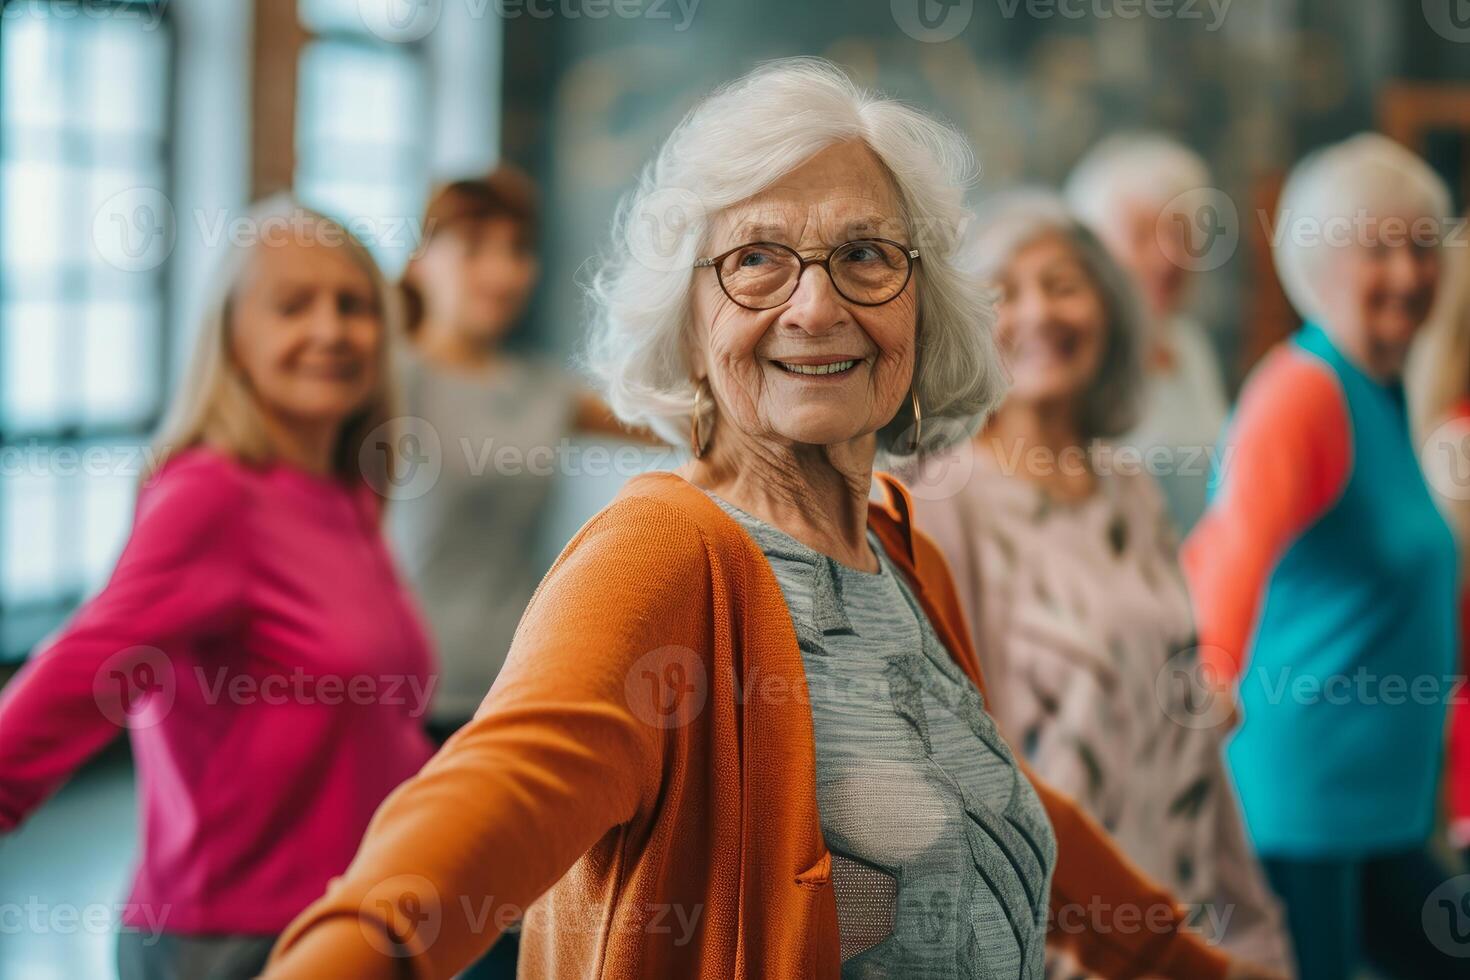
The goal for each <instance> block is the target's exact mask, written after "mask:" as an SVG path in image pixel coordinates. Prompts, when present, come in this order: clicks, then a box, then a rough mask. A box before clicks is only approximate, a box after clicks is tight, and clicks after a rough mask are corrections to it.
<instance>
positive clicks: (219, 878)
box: [0, 449, 433, 935]
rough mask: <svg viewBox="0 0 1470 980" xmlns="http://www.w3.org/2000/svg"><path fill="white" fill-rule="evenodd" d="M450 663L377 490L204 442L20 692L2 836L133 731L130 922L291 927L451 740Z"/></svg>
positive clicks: (13, 703)
mask: <svg viewBox="0 0 1470 980" xmlns="http://www.w3.org/2000/svg"><path fill="white" fill-rule="evenodd" d="M432 669H433V663H432V658H431V656H430V653H429V650H428V645H427V643H426V640H425V636H424V632H423V629H422V627H421V625H420V622H419V620H418V618H417V614H416V612H415V610H414V608H413V604H412V601H411V599H410V598H409V596H408V594H407V593H406V592H405V590H404V588H403V587H402V586H401V585H400V583H399V580H398V577H397V575H396V574H395V572H394V569H393V567H392V564H391V562H390V560H389V557H388V553H387V551H386V549H385V547H384V544H383V540H382V537H381V535H380V534H379V530H378V524H377V516H376V498H375V497H374V496H373V494H372V492H371V491H370V490H368V489H367V488H366V487H361V488H357V489H348V488H347V487H346V486H345V485H343V484H341V483H338V482H336V481H332V480H327V479H323V478H318V477H314V476H312V475H309V474H307V473H305V472H303V471H300V470H296V469H292V468H289V467H286V466H279V465H278V466H273V467H270V468H267V469H264V470H254V469H250V468H247V467H245V466H244V465H242V464H240V463H238V462H235V461H233V460H231V459H229V458H227V457H224V456H222V455H220V454H218V453H215V452H212V451H209V450H202V449H198V450H193V451H190V452H187V453H184V454H182V455H181V456H179V457H178V458H177V459H175V460H173V461H172V462H170V463H169V464H168V465H167V467H165V469H164V471H163V472H162V473H161V474H160V475H159V476H158V477H157V478H156V479H155V480H154V481H153V482H152V483H151V484H150V485H148V486H147V487H145V488H144V490H143V492H142V493H141V494H140V495H139V500H138V508H137V514H136V517H135V520H134V525H133V533H132V537H131V539H130V540H129V541H128V544H127V547H126V548H125V550H124V551H123V554H122V557H121V558H120V559H119V560H118V563H117V568H116V569H115V571H114V572H113V575H112V578H111V580H110V581H109V582H108V583H107V585H106V587H105V588H104V589H103V590H102V591H101V592H100V593H99V594H98V595H97V596H96V597H95V598H93V599H92V600H91V601H89V602H88V603H87V604H86V605H85V606H83V607H82V608H81V610H80V611H79V612H78V613H77V614H76V616H75V617H73V619H72V620H71V622H70V623H68V624H67V626H66V627H65V629H63V630H62V631H61V632H60V633H59V634H58V635H57V636H55V637H54V638H53V639H51V640H50V641H48V643H47V644H46V645H45V647H44V649H43V650H42V651H40V652H38V654H37V655H36V656H35V657H34V658H33V659H32V660H31V662H30V663H28V664H27V665H26V667H25V668H24V669H23V670H22V671H21V673H20V674H19V675H18V676H17V677H16V678H15V680H14V681H13V682H12V683H11V684H10V685H9V686H8V687H7V689H6V690H5V691H4V692H3V696H0V832H3V831H6V830H10V829H13V828H14V827H15V826H16V825H18V824H19V823H20V821H21V820H22V819H24V817H25V816H26V814H28V813H29V812H30V811H32V810H33V809H35V808H36V806H37V805H39V804H40V803H41V802H42V801H43V800H44V799H45V798H46V797H47V796H48V795H50V794H51V793H52V792H53V791H54V790H56V789H57V787H58V786H60V785H61V783H62V782H64V781H65V780H66V778H67V777H68V776H69V775H70V774H71V773H72V772H73V771H74V770H75V769H76V768H77V767H78V766H79V765H80V764H81V763H82V762H83V761H85V760H86V759H87V758H88V757H89V756H91V755H92V754H93V753H95V752H97V751H98V750H99V749H101V748H102V747H103V746H104V745H105V744H106V743H107V742H108V741H110V740H111V739H112V738H113V737H114V736H116V734H117V733H118V731H119V728H120V727H121V726H122V725H126V726H127V727H128V728H129V729H130V731H129V737H130V738H131V739H132V745H133V753H134V756H135V759H136V762H137V773H138V789H139V792H138V795H139V806H140V811H141V827H142V838H143V839H142V853H141V855H140V860H139V863H138V867H137V871H136V876H135V879H134V883H133V890H132V895H131V897H130V898H129V903H128V906H127V908H126V910H125V911H124V914H123V920H124V921H125V922H126V923H128V924H129V925H134V926H137V927H140V928H148V929H153V928H157V929H161V930H163V931H166V932H174V933H184V934H190V933H237V934H260V935H269V934H273V933H276V932H279V931H280V930H281V929H283V928H284V927H285V926H286V924H287V923H288V922H290V921H291V919H292V918H294V917H295V916H296V914H297V913H299V912H300V911H301V910H302V909H304V908H305V907H306V906H307V905H309V904H310V903H311V902H312V901H313V900H314V899H316V898H317V897H318V896H320V895H321V894H322V892H323V891H325V889H326V885H327V881H328V879H329V878H331V877H332V876H334V875H337V874H340V873H341V872H342V871H343V870H344V869H345V868H346V867H347V865H348V863H349V862H350V861H351V859H352V856H353V854H354V853H355V852H356V850H357V844H358V841H359V839H360V838H361V837H362V833H363V831H364V829H365V828H366V827H367V824H368V819H369V818H370V817H371V816H372V814H373V811H374V810H375V809H377V806H378V804H379V803H381V802H382V801H383V798H384V797H385V796H387V795H388V793H389V791H390V790H392V789H393V788H394V787H395V786H397V785H398V784H399V783H400V782H402V781H403V780H404V779H406V778H407V777H409V776H411V775H413V774H414V773H415V772H417V771H418V769H419V767H420V766H421V765H422V764H423V763H424V762H425V761H426V760H427V759H428V758H429V756H430V755H431V753H432V748H431V745H430V743H429V741H428V739H427V738H426V737H425V735H424V734H423V732H422V730H421V727H420V722H421V719H422V717H423V715H424V712H425V711H426V710H427V709H428V704H429V697H430V695H431V694H432V688H431V682H430V677H431V670H432Z"/></svg>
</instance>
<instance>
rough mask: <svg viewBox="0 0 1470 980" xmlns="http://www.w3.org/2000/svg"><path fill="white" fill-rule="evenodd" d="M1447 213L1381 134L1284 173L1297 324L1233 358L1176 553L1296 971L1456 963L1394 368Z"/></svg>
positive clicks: (1437, 670)
mask: <svg viewBox="0 0 1470 980" xmlns="http://www.w3.org/2000/svg"><path fill="white" fill-rule="evenodd" d="M1448 216H1449V194H1448V192H1447V190H1446V188H1445V186H1444V183H1443V182H1442V181H1441V180H1440V179H1439V177H1437V176H1436V175H1435V174H1434V172H1433V171H1432V170H1431V169H1430V168H1429V167H1428V166H1427V165H1426V164H1425V163H1424V161H1422V160H1420V159H1419V158H1418V157H1416V156H1414V155H1413V154H1412V153H1410V152H1409V151H1408V150H1405V149H1404V148H1403V147H1401V146H1399V145H1398V144H1397V143H1394V142H1393V141H1391V140H1389V139H1388V138H1386V137H1383V136H1379V135H1376V134H1364V135H1359V136H1355V137H1353V138H1351V139H1349V140H1346V141H1344V142H1342V143H1337V144H1334V145H1331V146H1328V147H1326V148H1324V149H1321V150H1318V151H1317V152H1315V153H1312V154H1311V155H1310V156H1308V157H1307V158H1305V159H1304V160H1302V161H1301V162H1300V163H1299V164H1298V165H1297V166H1296V167H1295V168H1294V169H1293V171H1292V172H1291V174H1290V176H1289V177H1288V179H1287V182H1286V185H1285V187H1284V188H1283V190H1282V195H1281V202H1280V205H1279V209H1278V214H1277V226H1276V228H1277V231H1276V234H1277V237H1278V241H1277V244H1276V245H1275V246H1274V247H1275V260H1276V268H1277V271H1278V273H1279V274H1280V277H1281V281H1282V284H1283V285H1284V286H1285V287H1286V292H1287V295H1288V296H1289V297H1290V298H1291V300H1292V303H1293V304H1294V305H1295V306H1296V308H1297V310H1298V311H1300V312H1301V313H1302V314H1303V316H1305V317H1306V318H1307V320H1308V322H1307V323H1306V324H1305V325H1304V326H1303V327H1302V328H1301V330H1300V331H1298V333H1297V334H1296V335H1295V336H1294V337H1292V338H1291V339H1289V340H1287V341H1284V342H1283V343H1281V344H1279V345H1278V346H1277V347H1276V348H1274V349H1273V350H1272V351H1271V352H1270V353H1268V354H1267V355H1266V357H1265V358H1264V359H1263V360H1262V362H1261V363H1260V364H1259V365H1258V366H1257V367H1256V368H1255V370H1254V371H1253V372H1252V374H1251V377H1250V379H1249V380H1248V382H1247V384H1246V386H1245V389H1244V391H1243V393H1242V395H1241V398H1240V404H1239V406H1238V408H1237V410H1236V412H1235V415H1234V417H1233V418H1232V420H1231V423H1230V428H1229V432H1228V437H1227V439H1226V442H1225V454H1224V455H1222V457H1221V460H1222V469H1221V472H1220V474H1219V478H1218V484H1217V492H1216V494H1215V496H1214V499H1213V500H1212V502H1211V506H1210V509H1209V511H1208V512H1207V514H1206V515H1205V517H1204V519H1203V520H1202V521H1201V523H1200V524H1199V526H1198V527H1197V528H1196V529H1195V531H1194V533H1193V535H1192V536H1191V537H1190V538H1189V540H1188V542H1187V543H1186V546H1185V549H1184V563H1185V568H1186V571H1187V574H1188V577H1189V580H1190V585H1191V587H1192V592H1193V596H1194V601H1195V606H1196V614H1197V618H1198V621H1199V624H1200V635H1201V639H1202V641H1203V645H1202V647H1201V661H1202V666H1203V668H1204V671H1205V680H1207V681H1208V682H1210V683H1212V684H1214V685H1216V686H1218V687H1219V688H1220V690H1221V693H1222V695H1223V696H1224V697H1231V696H1234V697H1235V698H1238V704H1239V708H1240V711H1241V713H1242V714H1243V720H1242V722H1241V725H1240V728H1239V729H1238V731H1237V732H1236V734H1235V737H1234V738H1233V739H1232V740H1231V742H1230V744H1229V747H1228V758H1229V761H1230V765H1231V768H1232V770H1233V772H1234V775H1235V779H1236V783H1237V785H1238V786H1239V789H1240V795H1241V802H1242V804H1243V807H1244V810H1245V815H1246V819H1247V822H1248V825H1249V827H1250V830H1251V834H1252V836H1253V837H1254V839H1255V842H1256V847H1257V849H1258V850H1259V852H1260V853H1261V855H1262V857H1263V859H1264V861H1265V866H1266V872H1267V875H1268V877H1269V878H1270V881H1271V884H1272V886H1273V887H1274V889H1275V890H1276V892H1277V894H1278V895H1280V896H1281V898H1282V900H1283V901H1284V902H1285V905H1286V910H1287V917H1288V921H1289V924H1290V927H1291V933H1292V940H1293V945H1294V946H1295V948H1296V954H1297V957H1298V961H1299V963H1300V968H1301V975H1302V977H1303V978H1304V980H1325V978H1331V980H1340V978H1342V977H1350V976H1353V975H1354V974H1355V973H1356V971H1357V970H1358V969H1359V968H1360V966H1361V965H1362V963H1363V962H1364V961H1369V962H1371V963H1372V964H1373V965H1374V967H1375V968H1376V969H1377V970H1378V971H1379V972H1380V973H1383V974H1386V975H1387V976H1390V977H1402V978H1411V977H1412V978H1415V980H1426V978H1438V977H1445V978H1448V977H1452V976H1455V977H1463V976H1464V969H1465V967H1464V962H1463V961H1462V960H1457V959H1454V958H1453V952H1452V951H1451V950H1450V949H1448V948H1447V946H1446V944H1445V942H1444V941H1442V940H1443V939H1444V938H1446V937H1448V936H1450V935H1451V934H1450V933H1448V932H1445V933H1442V934H1441V935H1436V934H1435V932H1434V931H1433V929H1431V928H1429V927H1430V925H1431V924H1432V922H1433V921H1435V920H1432V919H1431V917H1430V916H1431V914H1433V915H1438V914H1439V913H1438V910H1437V909H1435V908H1434V903H1435V901H1439V900H1443V901H1444V902H1445V903H1446V904H1448V905H1449V906H1451V907H1455V908H1457V909H1458V908H1462V907H1463V908H1470V905H1464V906H1461V904H1460V903H1461V902H1462V901H1464V902H1470V896H1466V895H1463V894H1449V893H1446V892H1444V891H1442V890H1441V889H1451V890H1454V889H1455V888H1456V882H1454V881H1450V882H1446V878H1448V873H1447V872H1446V871H1445V870H1444V869H1442V868H1440V867H1438V865H1437V864H1436V863H1435V862H1434V861H1433V860H1431V859H1430V858H1429V857H1428V856H1427V854H1426V851H1425V844H1426V841H1427V839H1428V837H1429V835H1430V832H1431V829H1432V827H1433V825H1434V818H1435V801H1436V792H1437V789H1438V785H1439V779H1440V774H1441V763H1442V761H1443V747H1444V729H1445V714H1446V712H1445V705H1446V702H1447V701H1448V699H1449V697H1450V695H1451V690H1450V685H1449V683H1448V682H1449V680H1450V679H1451V678H1452V677H1453V675H1454V672H1455V665H1456V660H1457V653H1458V651H1457V641H1456V624H1455V604H1456V598H1457V584H1456V579H1457V566H1458V556H1457V554H1456V549H1455V543H1454V539H1453V537H1452V536H1451V534H1450V530H1449V528H1448V527H1447V526H1446V524H1445V521H1444V519H1443V518H1442V517H1441V516H1440V514H1439V511H1438V510H1437V509H1436V507H1435V504H1434V501H1433V500H1432V499H1431V497H1430V493H1429V490H1428V488H1427V487H1426V486H1425V481H1424V478H1423V475H1422V474H1421V472H1420V468H1419V461H1418V458H1417V454H1416V452H1415V447H1414V443H1413V440H1412V438H1411V436H1410V431H1409V420H1408V413H1407V409H1406V406H1405V400H1404V391H1403V386H1402V384H1401V378H1402V375H1403V369H1404V360H1405V357H1406V355H1407V354H1408V351H1409V347H1410V344H1411V342H1412V341H1413V339H1414V337H1415V335H1416V334H1417V333H1418V331H1419V329H1420V327H1421V325H1422V324H1423V323H1424V322H1425V318H1426V317H1427V316H1428V315H1429V312H1430V309H1431V307H1432V305H1433V303H1434V299H1435V291H1436V287H1437V285H1438V282H1439V262H1440V256H1439V248H1438V236H1439V235H1440V234H1441V233H1442V231H1443V228H1444V222H1445V220H1446V219H1447V217H1448ZM1460 883H1461V884H1462V883H1463V879H1462V880H1461V881H1460ZM1431 899H1434V901H1431ZM1426 907H1428V908H1429V911H1428V912H1426V911H1425V909H1426ZM1457 914H1458V912H1457ZM1421 916H1422V918H1421ZM1438 921H1439V923H1440V926H1441V927H1443V928H1451V927H1449V926H1448V924H1446V923H1444V922H1443V920H1442V918H1441V919H1440V920H1438ZM1452 928H1454V929H1458V930H1463V928H1464V924H1463V923H1457V924H1456V925H1455V926H1454V927H1452ZM1461 948H1463V947H1461Z"/></svg>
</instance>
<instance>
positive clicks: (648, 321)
mask: <svg viewBox="0 0 1470 980" xmlns="http://www.w3.org/2000/svg"><path fill="white" fill-rule="evenodd" d="M849 140H860V141H862V142H863V143H864V144H866V145H867V146H868V148H869V149H871V150H872V151H873V153H874V154H876V155H877V157H878V158H879V160H881V161H882V163H883V165H884V166H885V167H886V168H887V170H888V173H889V175H890V176H891V178H892V180H893V186H894V189H895V190H896V192H897V198H898V201H899V208H900V211H901V213H900V214H899V215H897V217H898V218H899V219H900V220H901V221H902V222H903V223H904V225H905V227H906V228H907V230H908V235H909V244H910V245H912V247H915V248H917V249H919V252H920V259H919V261H918V262H917V263H916V265H915V272H914V277H915V283H916V285H915V288H916V290H917V300H918V325H917V331H918V336H917V353H916V357H915V365H914V378H913V389H914V392H915V394H916V395H917V397H918V400H919V405H920V409H921V411H922V413H923V418H924V421H923V424H922V426H921V436H920V441H919V443H918V444H917V446H915V445H914V443H913V441H912V422H913V411H912V408H911V407H910V404H909V403H908V402H907V401H905V403H904V405H903V407H902V408H901V409H900V410H899V412H898V414H897V415H896V416H895V417H894V418H893V419H892V420H891V421H890V422H888V423H887V424H886V425H885V426H884V427H883V429H882V430H880V432H879V448H880V449H881V450H883V451H885V452H887V453H890V454H894V453H898V452H913V451H914V450H915V448H917V450H918V451H919V452H921V453H927V452H931V451H933V450H936V449H939V448H942V447H943V446H945V445H948V444H950V443H953V442H956V441H959V440H960V439H963V438H965V437H966V436H968V435H969V434H970V433H971V432H973V431H974V430H975V428H976V427H977V426H978V425H979V424H980V422H981V421H982V420H983V419H984V417H985V415H986V414H987V413H988V412H989V411H990V410H991V409H992V408H994V407H995V404H996V403H997V402H998V401H999V399H1000V397H1001V396H1002V394H1003V393H1004V389H1005V381H1004V376H1003V374H1002V371H1001V368H1000V362H999V360H998V357H997V355H996V351H995V345H994V342H993V339H992V326H993V324H994V319H995V313H994V309H993V306H992V303H991V300H990V297H989V294H988V292H987V291H986V290H985V289H983V288H982V287H981V285H980V283H979V282H978V281H977V280H976V279H975V278H974V277H973V275H971V274H970V273H969V272H967V271H966V270H964V269H962V268H961V267H960V266H959V265H958V264H957V263H956V261H955V258H956V255H955V253H956V249H957V247H958V245H959V243H960V241H961V238H962V235H963V233H964V230H965V225H966V223H967V220H968V218H969V212H968V211H967V210H966V209H965V207H964V195H965V192H966V190H967V189H968V187H969V186H970V184H971V183H973V180H974V177H975V175H976V167H975V162H974V154H973V153H972V152H971V150H970V146H969V143H968V142H967V141H966V140H965V138H964V137H963V136H962V135H961V134H960V133H959V132H957V131H956V130H955V129H953V128H952V127H950V126H949V125H947V124H945V123H943V122H940V121H939V120H937V119H935V118H933V117H931V116H928V115H926V114H925V113H923V112H920V111H919V110H917V109H914V108H912V107H910V106H907V105H904V104H902V103H900V102H897V101H894V100H893V99H889V98H886V97H885V96H883V95H881V94H878V93H876V92H871V91H867V90H865V89H863V88H861V87H859V86H858V85H857V84H855V83H854V82H853V81H852V79H850V78H849V77H848V76H847V75H846V74H845V73H844V72H843V71H842V70H841V69H840V68H838V67H837V66H836V65H834V64H832V63H831V62H828V61H825V60H822V59H819V58H790V59H783V60H779V61H773V62H769V63H767V64H765V65H762V66H760V67H758V68H756V69H755V70H754V71H751V72H750V73H748V74H746V75H744V76H742V77H741V78H738V79H736V80H735V81H733V82H730V83H729V84H727V85H725V86H723V87H722V88H719V89H717V90H716V91H715V92H713V93H712V94H710V95H709V96H707V97H706V98H705V99H704V100H702V101H701V102H700V103H699V104H698V105H696V106H695V107H694V108H693V109H692V110H691V111H690V112H689V114H688V115H686V116H685V117H684V119H683V121H681V122H680V123H679V125H678V126H677V127H675V129H674V131H673V132H672V133H671V134H670V135H669V137H668V139H667V140H666V141H665V142H664V144H663V146H662V148H660V149H659V151H658V153H657V154H656V155H655V156H654V158H653V159H652V161H651V162H650V163H649V164H648V165H647V166H646V167H645V168H644V170H643V172H642V174H641V176H640V177H639V180H638V184H637V186H636V187H635V188H634V190H632V191H631V192H630V193H629V194H628V195H627V196H626V197H624V199H623V201H622V202H621V204H620V205H619V207H618V211H617V216H616V217H615V219H614V223H613V230H612V245H611V248H610V249H609V251H608V252H607V254H606V256H605V257H604V258H603V259H602V261H601V263H600V264H599V266H598V268H597V270H596V272H595V273H594V275H593V277H592V279H591V282H590V283H589V284H588V294H589V298H590V301H591V305H592V323H591V328H590V338H589V342H588V349H587V364H588V366H589V368H590V369H591V371H592V374H593V375H594V377H595V378H596V379H597V380H598V381H599V382H600V384H601V386H602V388H603V391H604V393H605V395H606V397H607V400H608V404H609V405H610V406H611V407H612V410H613V412H614V413H616V414H617V416H618V417H619V418H620V419H622V420H623V421H624V422H626V423H628V424H630V425H647V426H649V427H651V428H652V429H653V430H654V431H655V432H657V433H658V434H659V435H660V436H661V437H663V438H664V439H666V440H667V441H668V442H670V443H671V444H673V445H676V446H684V445H687V443H688V439H689V430H690V425H689V423H690V415H691V413H692V411H693V409H694V394H695V385H694V381H693V378H692V371H691V365H690V359H689V353H690V349H691V345H690V343H689V341H690V337H689V331H690V329H691V327H692V322H691V320H692V307H691V303H690V292H691V287H692V285H693V282H694V279H693V274H694V272H695V270H694V268H693V266H694V261H695V260H696V259H697V258H698V257H700V255H701V254H702V250H704V249H705V248H707V247H708V243H707V241H706V234H707V231H708V228H709V223H710V218H711V217H712V216H714V215H715V214H717V213H718V212H720V211H721V210H722V209H724V208H728V207H730V206H731V205H734V204H737V203H739V202H741V201H744V200H746V199H748V198H750V197H752V196H753V195H755V194H757V193H759V192H760V191H761V190H763V189H764V188H766V187H767V186H768V185H770V184H771V183H772V182H774V181H775V180H776V179H777V178H779V177H781V176H782V175H784V174H786V173H789V172H791V171H792V170H794V169H796V168H797V167H799V166H800V165H801V164H803V163H805V162H806V161H807V160H809V159H810V158H811V157H813V156H814V155H816V154H817V153H818V152H820V151H821V150H823V149H825V148H826V147H829V146H831V145H833V144H835V143H841V142H845V141H849ZM707 421H708V420H707V419H701V427H702V428H704V427H705V424H706V423H707ZM706 431H707V429H706Z"/></svg>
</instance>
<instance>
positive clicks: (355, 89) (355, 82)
mask: <svg viewBox="0 0 1470 980" xmlns="http://www.w3.org/2000/svg"><path fill="white" fill-rule="evenodd" d="M300 81H301V91H300V94H299V98H300V100H301V102H300V106H299V107H298V108H299V112H298V116H297V138H298V139H299V140H300V141H301V142H302V143H305V144H308V145H310V144H315V143H321V142H347V143H361V144H365V145H367V146H369V147H370V145H372V144H378V145H381V144H385V143H386V144H393V143H413V142H415V141H416V139H417V137H418V136H419V135H420V133H421V131H422V130H421V127H420V126H419V125H418V124H417V121H416V120H417V115H416V109H415V107H416V106H418V105H421V104H422V103H421V102H420V100H419V96H420V92H419V66H418V64H417V63H416V62H415V61H414V59H413V58H412V57H410V56H409V55H408V54H406V53H405V52H403V51H401V50H399V49H397V48H394V47H392V46H390V45H378V46H371V47H369V46H366V45H356V44H343V43H334V42H330V41H321V42H317V43H315V44H311V45H309V46H308V47H307V49H306V52H305V53H304V54H303V55H302V61H301V79H300Z"/></svg>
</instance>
